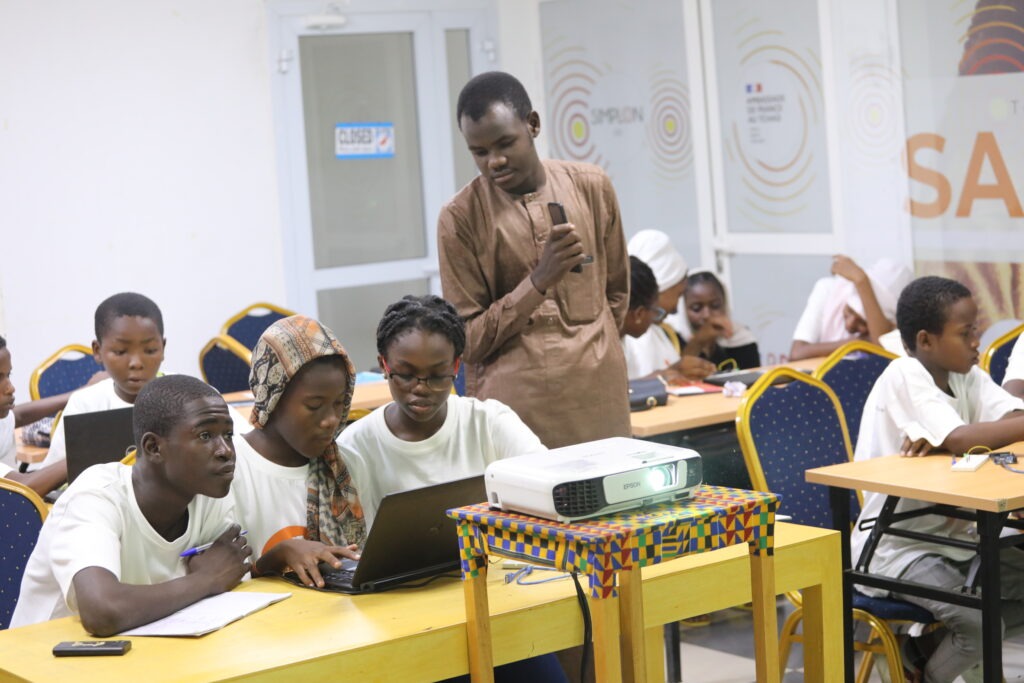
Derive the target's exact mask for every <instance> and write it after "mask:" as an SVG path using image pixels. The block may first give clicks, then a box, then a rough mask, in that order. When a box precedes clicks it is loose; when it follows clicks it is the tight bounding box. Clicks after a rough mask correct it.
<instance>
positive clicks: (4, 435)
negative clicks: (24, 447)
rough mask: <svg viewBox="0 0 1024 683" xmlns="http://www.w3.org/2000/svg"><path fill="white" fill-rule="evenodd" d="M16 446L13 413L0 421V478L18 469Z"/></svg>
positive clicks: (9, 413)
mask: <svg viewBox="0 0 1024 683" xmlns="http://www.w3.org/2000/svg"><path fill="white" fill-rule="evenodd" d="M17 455H18V445H17V443H16V442H15V440H14V411H13V410H12V411H10V412H8V413H7V417H5V418H3V419H0V477H6V476H7V474H8V473H9V472H10V471H11V470H14V469H17V467H18V459H17Z"/></svg>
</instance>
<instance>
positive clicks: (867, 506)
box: [852, 277, 1024, 681]
mask: <svg viewBox="0 0 1024 683" xmlns="http://www.w3.org/2000/svg"><path fill="white" fill-rule="evenodd" d="M977 317H978V307H977V304H976V303H975V302H974V298H973V297H972V296H971V293H970V291H969V290H968V289H967V288H966V287H964V286H963V285H961V284H960V283H958V282H955V281H953V280H948V279H946V278H940V277H923V278H920V279H918V280H915V281H914V282H912V283H910V284H909V285H907V287H906V288H905V289H904V290H903V293H902V294H901V295H900V298H899V303H898V305H897V309H896V320H897V324H898V326H899V330H900V334H901V336H902V338H903V343H904V345H905V346H906V348H907V352H908V354H909V356H908V357H906V358H897V359H895V360H893V361H892V363H890V364H889V367H887V368H886V370H885V371H884V372H883V373H882V374H881V375H880V376H879V378H878V380H877V381H876V382H875V386H874V388H873V389H872V390H871V393H870V394H869V395H868V398H867V401H866V403H865V405H864V417H863V418H862V420H861V424H860V434H859V437H858V439H857V450H856V454H855V459H856V460H866V459H869V458H876V457H880V456H885V455H893V454H895V453H901V454H903V455H905V456H923V455H927V454H928V453H929V452H930V451H931V450H932V449H941V450H943V451H947V452H949V451H951V452H953V453H964V452H966V451H968V450H969V449H971V448H973V447H976V446H987V447H989V448H993V449H995V448H1000V447H1002V446H1005V445H1007V444H1009V443H1013V442H1015V441H1021V440H1024V401H1022V400H1021V399H1019V398H1016V397H1013V396H1011V395H1010V394H1008V393H1006V391H1004V390H1003V389H1002V388H1000V387H999V386H998V385H996V383H995V382H993V381H992V378H991V377H989V375H988V374H987V373H985V372H984V371H982V370H981V369H980V368H979V367H977V365H976V363H977V361H978V344H979V341H978V329H977ZM942 457H946V458H948V457H949V456H948V455H945V456H942ZM885 499H886V496H885V495H883V494H880V493H871V492H865V494H864V508H863V510H862V511H861V514H860V519H859V520H858V524H856V525H855V526H854V532H853V536H852V551H853V552H852V556H853V558H854V561H855V562H856V561H857V559H858V558H859V557H860V554H861V551H862V549H863V548H864V544H865V542H866V540H867V537H868V535H869V533H870V529H868V530H862V529H861V526H860V521H861V520H870V519H874V518H876V517H878V514H879V512H880V511H881V509H882V504H883V503H884V502H885ZM928 505H930V504H929V503H924V502H922V501H916V500H908V499H903V500H901V501H900V502H899V504H898V505H897V507H896V512H897V513H899V512H904V511H910V510H914V509H920V508H922V507H927V506H928ZM893 526H894V527H898V528H901V529H909V530H912V531H917V532H921V533H929V534H935V535H941V536H949V537H951V538H956V539H961V540H965V541H969V542H972V543H973V542H974V541H975V540H976V539H977V534H976V531H975V528H974V524H973V523H972V522H968V521H966V520H959V519H954V518H950V517H945V516H942V515H925V516H921V517H915V518H912V519H909V520H906V521H903V522H899V523H897V524H894V525H893ZM974 557H975V552H974V551H973V550H971V549H963V548H954V547H950V546H942V545H936V544H934V543H926V542H922V541H918V540H915V539H910V538H901V537H898V536H892V535H889V534H884V535H883V536H882V537H881V541H880V542H879V544H878V548H877V550H876V551H875V554H874V555H873V557H872V559H871V563H870V565H869V567H868V570H869V571H870V572H871V573H873V574H882V575H884V576H890V577H893V578H896V577H899V578H902V579H906V580H909V581H914V582H917V583H922V584H927V585H931V586H936V587H940V588H949V589H959V588H960V587H961V586H963V585H964V584H965V582H966V581H967V578H966V577H967V572H968V568H969V566H970V564H971V561H972V560H973V559H974ZM1001 561H1002V565H1001V566H1002V570H1001V583H1002V598H1003V605H1004V607H1003V620H1004V623H1005V625H1006V629H1007V630H1010V629H1011V628H1013V627H1014V626H1019V625H1021V624H1024V552H1022V551H1021V550H1020V549H1018V548H1004V549H1003V550H1002V551H1001ZM860 590H862V591H863V592H865V593H869V594H871V595H884V594H885V591H882V590H878V589H872V588H869V587H866V586H864V587H861V588H860ZM896 597H898V598H900V599H901V600H906V601H907V602H912V603H915V604H917V605H921V606H922V607H924V608H925V609H927V610H929V611H930V612H931V613H932V614H933V615H935V617H936V619H938V620H940V621H942V622H943V623H944V624H945V625H946V628H947V630H946V631H945V632H944V633H945V636H944V638H943V639H942V640H941V642H939V643H937V644H935V643H933V642H929V641H927V640H924V639H921V640H919V641H911V643H910V646H909V649H910V651H911V654H913V655H914V656H913V657H911V658H910V661H911V662H913V660H914V659H918V660H923V659H925V658H926V659H927V664H926V665H925V666H924V675H925V678H924V680H926V681H952V680H953V679H954V678H956V677H957V676H958V675H959V674H961V673H962V672H964V671H966V670H967V669H969V668H971V667H972V666H974V665H975V664H976V663H977V662H978V661H980V659H981V616H980V614H979V613H978V610H976V609H972V608H969V607H962V606H957V605H950V604H947V603H944V602H940V601H936V600H928V599H925V598H919V597H914V596H912V595H906V594H897V596H896ZM929 645H930V646H932V647H934V648H935V649H934V651H933V652H929V650H931V647H929ZM918 648H919V649H920V652H916V653H915V652H914V650H915V649H918Z"/></svg>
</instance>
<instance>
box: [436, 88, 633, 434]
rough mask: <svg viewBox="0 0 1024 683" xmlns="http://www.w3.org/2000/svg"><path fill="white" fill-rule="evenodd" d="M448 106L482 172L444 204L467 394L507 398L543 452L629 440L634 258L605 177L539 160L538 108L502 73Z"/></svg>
mask: <svg viewBox="0 0 1024 683" xmlns="http://www.w3.org/2000/svg"><path fill="white" fill-rule="evenodd" d="M456 116H457V117H458V122H459V128H460V130H461V131H462V135H463V137H464V138H465V139H466V143H467V145H468V147H469V152H470V154H472V155H473V158H474V160H475V161H476V165H477V168H479V169H480V176H478V177H477V178H475V179H474V180H473V181H472V182H470V183H469V184H468V185H466V186H465V187H464V188H462V190H460V191H459V192H458V194H456V195H455V197H453V198H452V200H451V201H450V202H449V203H448V204H447V205H446V206H445V207H444V208H443V209H442V210H441V215H440V218H439V220H438V250H439V252H440V261H441V286H442V288H443V290H444V296H445V298H446V299H448V300H449V301H451V302H452V303H453V304H454V305H455V307H456V309H458V311H459V314H460V315H461V316H462V317H463V318H465V320H466V351H465V355H464V356H463V359H464V361H465V363H466V393H467V394H468V395H470V396H475V397H477V398H481V399H485V398H496V399H498V400H500V401H502V402H503V403H505V404H507V405H509V406H511V407H512V409H513V410H515V411H516V413H518V414H519V416H520V417H521V418H522V419H523V421H524V422H525V423H526V424H527V425H529V427H530V428H531V429H532V430H533V431H534V432H536V434H537V436H539V437H540V439H541V441H543V442H544V444H545V445H546V446H548V447H549V448H556V447H559V446H566V445H569V444H574V443H580V442H583V441H592V440H594V439H601V438H605V437H609V436H629V435H630V425H629V402H628V397H627V393H628V392H627V380H626V363H625V359H624V357H623V352H622V344H621V343H620V342H619V329H620V328H621V326H622V322H623V320H624V318H625V315H626V308H627V306H628V303H629V261H628V260H627V258H628V257H627V255H626V242H625V237H624V236H623V232H622V222H621V218H620V216H619V205H618V201H617V200H616V198H615V191H614V189H613V188H612V185H611V182H610V181H609V179H608V176H606V175H605V173H604V171H603V170H602V169H601V168H599V167H597V166H592V165H590V164H582V163H570V162H565V161H555V160H546V161H541V159H540V158H539V157H538V156H537V150H536V148H535V146H534V138H536V137H537V135H538V133H539V132H540V116H539V115H538V114H537V112H535V111H533V108H532V105H531V104H530V98H529V95H527V93H526V90H525V89H524V88H523V85H522V84H521V83H520V82H519V81H518V80H516V79H515V78H514V77H513V76H511V75H509V74H506V73H501V72H489V73H484V74H480V75H479V76H476V77H475V78H473V79H472V80H470V81H469V83H467V84H466V86H465V87H464V88H463V89H462V92H461V94H460V95H459V101H458V105H457V113H456ZM549 202H560V203H561V204H562V205H563V206H564V208H565V215H566V217H567V222H565V223H560V224H554V221H553V220H552V218H551V215H550V212H549V208H548V203H549Z"/></svg>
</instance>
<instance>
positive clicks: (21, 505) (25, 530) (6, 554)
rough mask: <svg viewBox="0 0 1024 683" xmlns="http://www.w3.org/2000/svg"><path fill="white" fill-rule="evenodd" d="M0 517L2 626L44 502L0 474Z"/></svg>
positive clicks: (39, 523)
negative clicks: (1, 520) (1, 521)
mask: <svg viewBox="0 0 1024 683" xmlns="http://www.w3.org/2000/svg"><path fill="white" fill-rule="evenodd" d="M0 519H3V520H4V523H3V524H0V629H5V628H7V627H8V626H10V625H11V615H12V614H13V613H14V606H15V605H16V604H17V603H18V593H19V591H21V577H22V575H24V573H25V566H26V565H27V564H28V558H29V556H30V555H31V554H32V550H33V549H34V548H35V547H36V541H37V540H39V531H40V529H42V527H43V520H45V519H46V505H45V504H44V503H43V499H42V498H40V497H39V496H38V495H36V492H35V491H33V490H32V489H30V488H29V487H27V486H25V485H24V484H19V483H18V482H16V481H11V480H10V479H2V478H0Z"/></svg>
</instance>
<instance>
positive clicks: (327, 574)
mask: <svg viewBox="0 0 1024 683" xmlns="http://www.w3.org/2000/svg"><path fill="white" fill-rule="evenodd" d="M355 574H356V570H355V569H335V568H334V567H331V566H330V565H321V566H320V576H322V577H324V584H325V585H326V587H327V588H351V587H352V578H353V577H354V576H355Z"/></svg>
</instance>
